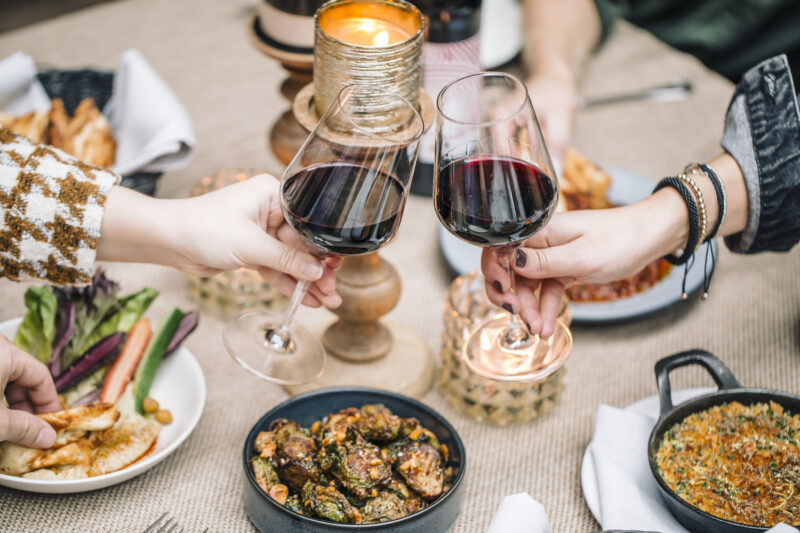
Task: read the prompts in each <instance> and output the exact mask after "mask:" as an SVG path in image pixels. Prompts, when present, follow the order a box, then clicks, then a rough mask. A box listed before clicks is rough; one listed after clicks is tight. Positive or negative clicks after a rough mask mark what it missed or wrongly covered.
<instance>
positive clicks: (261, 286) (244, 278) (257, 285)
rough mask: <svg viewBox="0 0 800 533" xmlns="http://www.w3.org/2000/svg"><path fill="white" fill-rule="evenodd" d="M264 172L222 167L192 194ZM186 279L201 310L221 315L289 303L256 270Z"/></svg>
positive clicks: (280, 307) (200, 183) (241, 269)
mask: <svg viewBox="0 0 800 533" xmlns="http://www.w3.org/2000/svg"><path fill="white" fill-rule="evenodd" d="M265 172H266V171H264V170H261V169H231V170H222V171H220V172H218V173H217V174H216V175H214V176H206V177H204V178H203V179H201V180H200V182H199V183H198V184H197V185H195V187H194V189H192V193H191V195H192V196H199V195H201V194H206V193H208V192H211V191H213V190H216V189H220V188H222V187H225V186H226V185H230V184H232V183H236V182H238V181H243V180H246V179H247V178H249V177H251V176H255V175H256V174H263V173H265ZM186 278H187V281H188V284H189V293H190V294H191V295H192V297H193V298H194V299H195V300H197V301H198V302H200V305H201V306H202V307H203V308H204V309H206V310H208V311H213V312H217V313H220V314H223V315H234V314H236V313H238V312H240V311H243V310H244V309H250V308H254V307H257V308H268V309H274V310H283V309H285V308H286V305H287V304H288V299H287V298H286V296H284V295H283V294H282V293H280V292H279V291H278V290H277V289H276V288H275V287H273V286H272V285H270V284H269V283H267V282H266V281H264V279H263V278H262V277H261V276H260V275H259V274H258V272H256V271H254V270H250V269H247V268H240V269H238V270H231V271H229V272H220V273H219V274H216V275H214V276H208V277H201V276H193V275H189V274H187V276H186Z"/></svg>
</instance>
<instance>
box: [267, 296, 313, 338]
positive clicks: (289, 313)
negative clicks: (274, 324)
mask: <svg viewBox="0 0 800 533" xmlns="http://www.w3.org/2000/svg"><path fill="white" fill-rule="evenodd" d="M310 285H311V282H310V281H307V280H301V281H298V282H297V286H296V287H295V288H294V293H292V299H291V300H289V307H288V308H287V309H286V314H284V315H283V320H282V321H281V325H280V326H278V328H277V329H268V330H267V331H266V332H265V342H266V343H267V344H268V345H270V346H271V347H273V348H274V349H276V350H277V351H285V352H291V351H293V349H294V343H293V342H292V337H291V335H290V334H289V328H290V327H291V325H292V320H293V319H294V313H295V312H296V311H297V308H298V307H299V306H300V302H302V301H303V298H305V297H306V293H307V292H308V287H309V286H310Z"/></svg>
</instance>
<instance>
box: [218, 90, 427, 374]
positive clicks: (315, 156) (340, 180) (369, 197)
mask: <svg viewBox="0 0 800 533" xmlns="http://www.w3.org/2000/svg"><path fill="white" fill-rule="evenodd" d="M373 94H374V89H372V88H370V87H368V86H365V85H359V84H354V85H348V86H347V87H344V88H343V89H342V90H341V92H340V93H339V95H338V97H337V98H336V99H335V100H334V102H333V103H332V104H331V106H330V107H329V108H328V110H327V111H326V112H325V114H324V115H323V116H322V118H321V119H320V120H319V122H318V123H317V125H316V126H315V127H314V129H313V131H312V132H311V134H310V135H309V137H308V138H307V139H306V141H305V143H304V144H303V146H302V147H301V148H300V150H299V151H298V153H297V154H296V155H295V157H294V159H293V160H292V162H291V163H289V166H288V167H287V168H286V170H285V171H284V173H283V176H282V178H281V186H280V191H281V207H282V210H283V214H284V218H285V219H286V222H287V223H288V225H289V226H290V227H291V228H292V229H293V230H294V231H295V232H296V233H297V235H298V236H299V237H300V239H301V240H302V241H303V242H304V244H305V245H306V247H307V248H308V249H309V250H310V251H311V253H313V254H314V255H317V256H318V257H326V256H353V255H361V254H367V253H371V252H375V251H377V250H378V249H380V248H382V247H383V246H385V245H386V244H387V243H388V242H389V241H390V240H391V239H392V238H393V237H394V235H395V233H396V231H397V228H398V226H399V225H400V221H401V218H402V213H403V208H404V207H405V201H406V198H407V197H408V190H409V185H410V182H411V177H412V176H413V173H414V165H415V163H416V159H417V153H418V150H419V140H420V138H421V137H422V133H423V121H422V118H421V117H420V115H419V113H418V112H417V110H416V109H415V108H414V106H412V105H411V104H410V103H409V102H408V101H407V100H405V99H404V98H402V97H400V96H397V95H391V94H389V95H384V97H383V99H382V101H383V102H390V103H391V105H384V106H377V107H374V106H370V98H372V95H373ZM309 285H310V283H309V282H307V281H300V282H298V284H297V287H296V289H295V292H294V294H293V296H292V299H291V301H290V303H289V306H288V310H287V312H286V314H285V316H283V317H281V316H279V315H275V314H274V313H272V312H268V311H266V310H248V311H245V312H243V313H242V314H241V315H240V316H239V317H237V318H236V319H235V320H233V321H232V322H230V323H229V324H228V326H227V327H226V329H225V331H224V333H223V339H224V341H225V346H226V348H227V349H228V352H229V353H230V354H231V356H232V357H233V358H234V360H235V361H236V362H237V363H239V364H240V365H241V366H242V367H243V368H245V369H246V370H247V371H249V372H251V373H252V374H255V375H256V376H258V377H260V378H262V379H265V380H268V381H272V382H274V383H278V384H281V385H300V384H302V383H307V382H309V381H312V380H314V379H316V378H317V377H319V375H320V374H321V373H322V370H323V365H324V359H325V351H324V349H323V347H322V345H321V344H320V342H319V341H318V340H317V339H316V338H315V337H314V336H313V335H312V334H311V333H310V332H309V331H308V330H306V329H305V328H303V327H302V326H300V325H298V324H296V323H294V322H293V321H292V318H293V316H294V313H295V311H296V309H297V307H298V305H299V304H300V302H301V301H302V299H303V298H304V296H305V294H306V292H307V290H308V287H309Z"/></svg>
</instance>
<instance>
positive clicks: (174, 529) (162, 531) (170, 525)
mask: <svg viewBox="0 0 800 533" xmlns="http://www.w3.org/2000/svg"><path fill="white" fill-rule="evenodd" d="M165 519H166V521H165ZM162 522H163V523H162ZM159 526H161V527H159ZM157 527H158V529H156V528H157ZM179 527H180V524H179V523H178V520H177V519H176V518H175V517H174V516H169V513H168V512H167V513H164V514H162V515H161V516H159V517H158V520H156V521H155V522H153V523H152V524H150V527H148V528H147V529H145V530H144V533H183V528H182V527H181V528H180V529H178V528H179ZM206 531H208V530H206Z"/></svg>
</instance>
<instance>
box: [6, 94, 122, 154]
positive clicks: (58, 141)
mask: <svg viewBox="0 0 800 533" xmlns="http://www.w3.org/2000/svg"><path fill="white" fill-rule="evenodd" d="M0 126H3V127H5V128H8V129H10V130H12V131H14V132H16V133H19V134H20V135H24V136H25V137H28V138H29V139H30V140H32V141H34V142H37V143H47V144H50V145H52V146H53V147H55V148H59V149H61V150H64V151H65V152H67V153H68V154H70V155H74V156H75V157H77V158H78V159H80V160H81V161H84V162H85V163H89V164H90V165H96V166H100V167H109V166H111V165H113V164H114V160H115V157H116V151H117V143H116V141H115V140H114V134H113V132H112V131H111V125H110V124H109V123H108V120H107V119H106V117H105V116H103V114H102V113H100V110H99V109H97V105H95V102H94V99H92V98H85V99H83V100H82V101H81V103H80V104H78V107H77V108H76V109H75V115H74V116H73V117H72V118H70V117H69V114H68V113H67V111H66V109H65V108H64V102H63V101H62V100H61V99H60V98H55V99H54V100H53V101H52V102H51V105H50V111H49V112H34V113H28V114H26V115H23V116H19V117H15V116H11V115H7V114H4V113H2V112H0Z"/></svg>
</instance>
